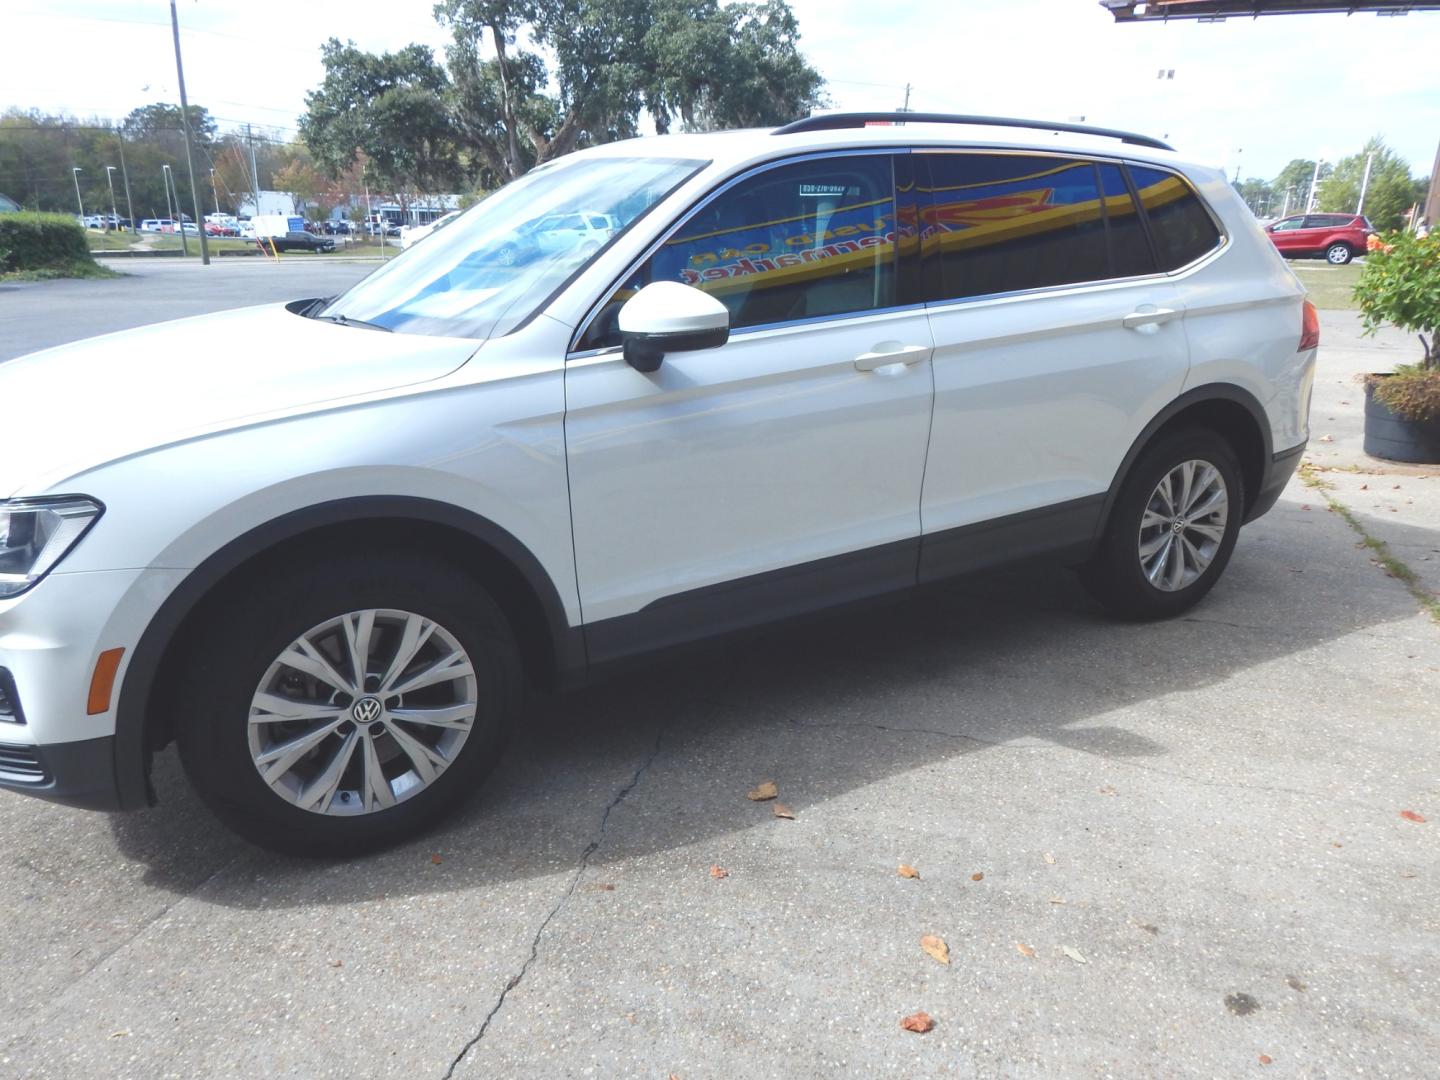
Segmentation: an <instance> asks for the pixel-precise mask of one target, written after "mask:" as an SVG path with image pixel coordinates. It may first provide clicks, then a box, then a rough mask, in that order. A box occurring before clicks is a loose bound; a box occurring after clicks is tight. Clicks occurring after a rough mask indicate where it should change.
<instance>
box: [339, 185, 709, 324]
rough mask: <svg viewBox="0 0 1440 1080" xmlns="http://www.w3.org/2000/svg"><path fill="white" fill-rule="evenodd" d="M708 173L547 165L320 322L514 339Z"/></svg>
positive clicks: (364, 285) (395, 263)
mask: <svg viewBox="0 0 1440 1080" xmlns="http://www.w3.org/2000/svg"><path fill="white" fill-rule="evenodd" d="M704 165H705V162H703V161H677V160H673V159H659V158H615V157H580V158H572V159H570V160H568V161H565V160H562V161H558V162H555V163H553V164H550V165H542V166H541V167H540V168H538V169H534V170H532V171H531V172H530V173H528V174H526V175H525V176H523V177H521V178H520V179H519V180H516V181H515V182H514V183H511V184H508V185H506V186H505V187H503V188H501V189H500V190H499V191H496V192H495V193H494V194H492V195H490V196H489V197H487V198H486V199H484V200H483V201H481V202H480V203H478V204H476V205H475V206H473V207H471V208H470V209H469V210H467V211H466V212H465V213H463V214H461V215H460V216H459V217H458V218H456V219H455V220H454V221H453V222H451V223H450V224H449V225H448V226H447V227H446V228H444V229H443V230H436V231H435V232H434V233H432V234H431V235H430V237H429V238H428V239H427V240H426V241H425V243H423V244H417V245H415V246H414V247H412V248H410V249H409V250H408V251H406V252H405V253H404V254H403V255H400V256H397V257H396V258H395V259H392V260H391V261H390V262H389V263H387V264H386V265H385V266H383V267H381V268H380V269H379V270H377V271H375V273H373V274H371V275H370V276H369V277H367V278H366V279H365V280H364V281H362V282H360V283H359V284H358V285H356V286H355V287H354V288H353V289H351V290H350V291H349V292H346V293H343V294H342V295H340V296H339V297H337V298H336V299H335V300H334V301H332V302H331V303H330V304H329V305H327V306H326V307H325V308H324V309H323V310H322V311H320V312H319V313H318V314H319V315H320V316H321V317H332V318H333V317H335V316H344V317H345V319H348V320H352V321H356V322H365V323H372V324H374V325H377V326H382V327H384V328H386V329H388V330H394V331H397V332H399V333H403V334H434V335H438V336H443V337H469V338H487V337H499V336H500V335H502V334H507V333H509V332H510V331H511V330H513V329H514V328H515V327H516V326H518V325H519V324H520V323H522V322H524V321H525V320H526V319H528V318H529V317H530V315H531V314H533V313H534V312H535V310H536V309H537V308H539V307H540V305H541V304H543V303H544V302H545V301H546V299H547V298H548V297H549V296H550V295H551V294H552V293H553V292H554V291H555V290H556V289H557V288H558V287H559V286H560V285H562V284H563V283H564V282H565V281H566V280H567V279H568V278H569V277H570V276H571V275H572V274H574V273H575V272H576V271H577V270H579V269H580V268H581V267H583V266H584V265H585V264H586V263H588V262H589V261H590V260H591V259H592V258H594V256H595V253H596V252H598V251H599V250H600V249H601V248H602V247H604V246H605V245H606V244H608V243H609V242H610V241H611V240H613V239H615V237H617V236H619V235H620V234H621V233H622V232H624V231H625V230H626V229H627V228H629V227H630V225H631V223H632V222H634V221H635V219H636V218H638V217H640V215H641V214H643V213H645V211H646V210H648V209H650V207H652V206H654V205H655V204H656V203H657V202H659V201H660V200H661V199H663V198H664V197H665V196H666V195H667V194H669V192H671V191H672V190H674V189H675V187H676V186H678V185H679V184H680V183H681V182H683V181H684V180H686V179H688V178H689V177H690V176H692V175H694V174H695V172H696V171H697V170H699V169H700V168H701V167H702V166H704Z"/></svg>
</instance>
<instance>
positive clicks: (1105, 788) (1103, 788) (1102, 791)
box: [1100, 784, 1120, 795]
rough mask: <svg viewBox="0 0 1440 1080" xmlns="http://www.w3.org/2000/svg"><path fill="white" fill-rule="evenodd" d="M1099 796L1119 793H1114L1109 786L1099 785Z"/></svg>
mask: <svg viewBox="0 0 1440 1080" xmlns="http://www.w3.org/2000/svg"><path fill="white" fill-rule="evenodd" d="M1100 794H1101V795H1119V794H1120V792H1118V791H1116V790H1115V789H1114V788H1113V787H1111V786H1110V785H1109V784H1101V785H1100Z"/></svg>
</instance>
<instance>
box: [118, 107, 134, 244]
mask: <svg viewBox="0 0 1440 1080" xmlns="http://www.w3.org/2000/svg"><path fill="white" fill-rule="evenodd" d="M115 140H116V141H117V142H118V143H119V144H120V179H121V180H123V181H124V182H125V209H126V211H127V212H128V213H129V214H130V231H131V232H132V233H133V234H135V235H136V236H139V235H140V223H139V222H138V221H136V220H135V204H134V203H133V202H131V201H130V173H129V170H127V169H126V168H125V136H124V135H122V134H120V129H119V128H118V127H117V128H116V129H115Z"/></svg>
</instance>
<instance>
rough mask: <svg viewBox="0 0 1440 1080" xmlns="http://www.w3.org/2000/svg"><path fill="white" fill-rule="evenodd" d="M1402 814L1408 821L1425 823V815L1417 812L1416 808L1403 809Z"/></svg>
mask: <svg viewBox="0 0 1440 1080" xmlns="http://www.w3.org/2000/svg"><path fill="white" fill-rule="evenodd" d="M1400 816H1401V817H1403V818H1404V819H1405V820H1406V821H1416V822H1419V823H1420V824H1421V825H1424V824H1425V815H1424V814H1417V813H1416V812H1415V811H1414V810H1401V811H1400Z"/></svg>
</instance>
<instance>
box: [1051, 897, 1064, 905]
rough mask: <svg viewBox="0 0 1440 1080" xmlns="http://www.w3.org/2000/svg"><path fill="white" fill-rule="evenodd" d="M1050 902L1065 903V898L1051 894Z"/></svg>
mask: <svg viewBox="0 0 1440 1080" xmlns="http://www.w3.org/2000/svg"><path fill="white" fill-rule="evenodd" d="M1050 903H1052V904H1063V903H1065V898H1064V897H1063V896H1052V897H1050Z"/></svg>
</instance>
